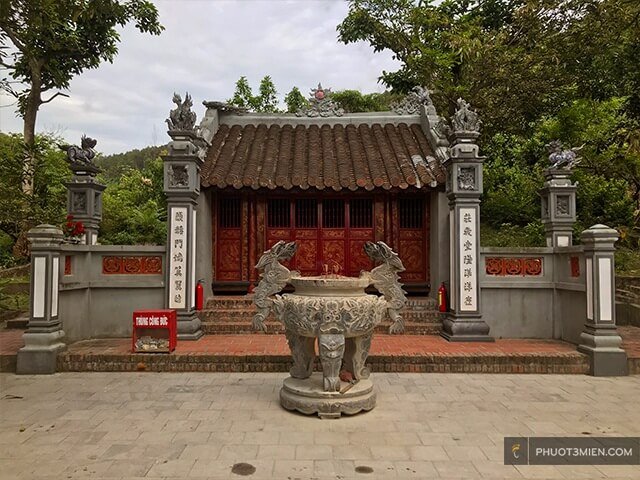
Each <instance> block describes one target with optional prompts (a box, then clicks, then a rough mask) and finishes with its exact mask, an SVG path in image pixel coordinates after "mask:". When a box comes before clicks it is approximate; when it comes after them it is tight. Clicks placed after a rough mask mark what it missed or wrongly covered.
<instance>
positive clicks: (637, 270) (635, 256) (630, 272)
mask: <svg viewBox="0 0 640 480" xmlns="http://www.w3.org/2000/svg"><path fill="white" fill-rule="evenodd" d="M615 258H616V273H617V274H618V275H625V276H630V277H638V276H640V251H638V250H632V249H630V248H626V247H618V248H617V249H616V253H615Z"/></svg>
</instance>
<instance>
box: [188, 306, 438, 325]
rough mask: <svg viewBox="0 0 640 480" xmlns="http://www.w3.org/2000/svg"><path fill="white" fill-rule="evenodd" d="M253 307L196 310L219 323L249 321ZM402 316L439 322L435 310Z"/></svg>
mask: <svg viewBox="0 0 640 480" xmlns="http://www.w3.org/2000/svg"><path fill="white" fill-rule="evenodd" d="M255 313H256V311H255V309H248V308H247V309H235V308H229V309H222V308H220V309H206V310H200V311H199V312H198V317H199V318H200V320H201V321H202V322H203V323H204V322H216V323H218V322H221V323H247V322H248V323H251V320H252V319H253V316H254V315H255ZM402 318H404V320H405V321H406V322H416V323H440V321H441V320H440V314H439V312H437V311H435V310H424V311H419V310H418V311H416V310H403V311H402ZM267 320H274V321H275V317H274V316H273V314H270V315H269V317H268V318H267Z"/></svg>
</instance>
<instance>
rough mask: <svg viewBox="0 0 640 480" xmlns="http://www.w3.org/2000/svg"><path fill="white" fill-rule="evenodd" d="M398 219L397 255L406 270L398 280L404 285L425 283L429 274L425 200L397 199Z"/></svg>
mask: <svg viewBox="0 0 640 480" xmlns="http://www.w3.org/2000/svg"><path fill="white" fill-rule="evenodd" d="M398 217H399V218H398V220H397V221H398V227H399V228H398V255H399V256H400V259H401V260H402V263H403V264H404V266H405V269H406V270H405V271H404V272H402V273H401V274H400V278H401V280H402V281H403V282H406V283H420V282H426V281H428V279H429V274H428V269H427V264H428V255H427V252H428V249H427V225H428V221H427V209H426V206H425V199H424V198H423V197H406V198H400V199H398Z"/></svg>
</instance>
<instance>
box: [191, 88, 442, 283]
mask: <svg viewBox="0 0 640 480" xmlns="http://www.w3.org/2000/svg"><path fill="white" fill-rule="evenodd" d="M312 93H313V97H312V98H311V102H310V107H309V108H308V109H306V110H304V111H301V112H299V113H298V114H296V115H293V114H256V113H246V112H243V111H241V110H240V109H235V108H232V107H229V106H227V105H224V104H220V103H217V102H205V105H206V106H207V108H208V110H207V112H206V114H205V117H204V120H203V122H202V123H201V135H202V137H204V138H207V136H208V137H209V139H208V142H207V143H208V145H207V146H206V147H205V149H204V150H206V154H205V156H204V163H203V164H202V166H201V172H200V183H201V185H200V186H201V191H200V195H199V197H198V207H197V209H198V211H199V217H200V218H201V220H200V223H199V226H198V233H197V237H198V245H199V248H198V260H197V267H196V270H197V272H198V273H197V275H198V277H199V278H203V279H205V280H206V283H207V285H210V286H211V287H212V292H213V293H214V294H219V293H237V294H243V293H247V292H251V291H252V289H253V287H254V286H255V285H256V282H257V280H258V278H257V275H258V274H257V270H256V269H255V268H254V267H255V264H256V262H257V259H258V258H259V257H260V255H261V254H262V252H263V251H265V250H266V249H268V248H270V247H271V245H273V244H274V243H275V242H277V241H278V240H286V241H291V240H295V241H296V243H297V244H298V252H297V253H296V255H295V256H294V258H293V259H292V261H291V264H290V265H289V267H290V268H292V269H295V270H298V271H300V272H301V273H302V274H303V275H317V274H321V273H336V274H341V275H348V276H358V275H359V273H360V271H361V270H369V269H370V268H371V266H372V265H371V263H370V260H369V258H368V257H367V256H366V255H365V253H364V251H363V245H364V243H365V242H367V241H379V240H382V241H384V242H385V243H387V244H388V245H389V246H391V248H392V249H393V250H395V251H397V252H398V253H399V255H400V257H401V258H402V259H403V262H404V265H405V267H406V271H405V272H403V273H402V281H403V283H404V284H405V289H406V290H407V291H408V292H409V293H410V294H415V295H428V294H429V292H430V290H431V286H432V285H434V284H435V282H438V281H440V280H441V279H442V278H443V275H442V272H440V271H438V269H439V268H442V266H443V261H442V259H440V258H439V251H440V247H441V245H440V239H439V236H440V235H441V234H442V232H441V229H440V228H438V226H439V223H441V222H439V221H438V219H439V218H441V217H442V216H443V215H445V216H446V215H447V213H448V207H447V200H446V197H445V195H444V181H445V178H446V172H445V169H444V168H443V165H442V161H443V160H444V158H446V150H447V149H446V145H448V143H447V141H446V139H445V137H444V135H443V134H438V133H437V122H438V117H437V116H436V115H435V110H434V109H433V106H432V104H431V100H430V98H429V96H428V93H426V91H424V90H421V89H419V90H417V91H416V92H413V93H412V94H411V95H409V96H408V97H407V98H406V99H405V100H404V101H403V102H401V103H399V104H397V105H394V109H395V110H394V111H389V112H376V113H344V112H343V111H342V110H341V109H340V108H339V107H338V106H337V105H336V104H335V103H334V102H333V101H332V100H331V98H330V95H329V92H328V89H323V88H322V87H321V86H320V85H319V86H318V88H317V89H313V90H312ZM443 147H444V148H443ZM445 255H446V254H445Z"/></svg>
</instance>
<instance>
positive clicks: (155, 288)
mask: <svg viewBox="0 0 640 480" xmlns="http://www.w3.org/2000/svg"><path fill="white" fill-rule="evenodd" d="M165 268H166V262H165V247H164V246H142V245H136V246H124V245H63V246H62V250H61V252H60V277H59V278H60V313H59V315H60V319H61V321H62V329H63V330H64V332H65V342H67V343H70V342H75V341H78V340H85V339H89V338H100V337H103V338H104V337H129V336H131V325H132V313H133V311H134V310H141V309H161V308H164V302H165V298H164V297H165V295H164V285H165V282H164V272H165Z"/></svg>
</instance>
